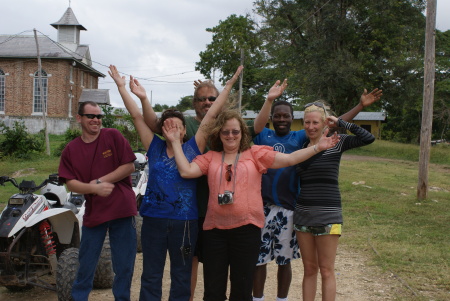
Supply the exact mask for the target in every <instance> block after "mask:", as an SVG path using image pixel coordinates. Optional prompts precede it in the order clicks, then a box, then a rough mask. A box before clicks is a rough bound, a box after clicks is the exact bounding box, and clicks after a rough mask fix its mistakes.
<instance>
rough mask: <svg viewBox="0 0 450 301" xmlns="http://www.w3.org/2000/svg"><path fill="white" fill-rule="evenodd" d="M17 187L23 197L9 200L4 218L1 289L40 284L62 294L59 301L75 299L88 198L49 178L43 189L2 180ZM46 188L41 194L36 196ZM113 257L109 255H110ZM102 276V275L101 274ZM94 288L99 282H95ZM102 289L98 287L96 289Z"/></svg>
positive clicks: (106, 248) (0, 239) (0, 243)
mask: <svg viewBox="0 0 450 301" xmlns="http://www.w3.org/2000/svg"><path fill="white" fill-rule="evenodd" d="M6 182H10V183H12V184H13V185H14V186H15V187H16V188H18V190H19V193H16V194H14V195H13V196H11V197H10V198H9V200H8V204H7V205H6V207H5V208H4V209H3V211H2V212H1V215H0V285H2V286H5V287H6V288H7V289H9V290H11V291H17V290H25V289H31V288H33V287H35V286H38V287H42V288H46V289H49V290H53V291H56V292H57V295H58V300H71V299H72V297H71V290H72V284H73V282H74V280H75V277H76V272H77V269H78V248H79V245H80V238H81V224H82V220H83V214H84V197H83V196H81V198H80V196H79V195H78V196H75V195H72V194H71V193H69V194H68V193H67V192H66V191H65V188H64V186H62V185H60V184H59V179H58V176H57V175H50V176H49V178H48V179H46V180H44V181H43V182H42V183H41V184H40V185H38V186H36V184H35V183H34V181H25V180H23V181H22V182H21V183H20V184H18V183H17V182H16V180H15V179H14V178H10V177H6V176H2V177H0V185H2V186H4V184H5V183H6ZM39 189H42V190H41V195H38V194H35V192H36V191H38V190H39ZM104 251H105V252H103V251H102V256H101V257H102V258H105V257H106V259H105V260H103V262H104V263H103V264H100V262H99V266H98V267H97V271H99V267H100V270H103V271H104V270H105V268H104V267H105V266H106V267H107V268H109V272H108V273H106V274H107V275H112V276H110V277H105V273H100V275H99V276H98V277H97V278H100V279H101V280H103V281H100V283H102V282H103V286H100V287H105V286H104V285H105V283H104V282H105V278H106V282H107V284H106V285H107V287H111V286H112V280H113V273H112V267H111V260H110V252H108V251H109V244H108V242H107V241H106V243H105V245H104ZM108 256H109V257H108ZM96 276H97V272H96ZM94 286H95V282H94ZM96 287H98V286H96Z"/></svg>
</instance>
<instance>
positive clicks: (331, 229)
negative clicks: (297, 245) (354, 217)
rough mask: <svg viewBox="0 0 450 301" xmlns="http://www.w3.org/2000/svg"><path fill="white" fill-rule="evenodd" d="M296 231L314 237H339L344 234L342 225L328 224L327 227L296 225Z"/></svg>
mask: <svg viewBox="0 0 450 301" xmlns="http://www.w3.org/2000/svg"><path fill="white" fill-rule="evenodd" d="M294 230H295V231H300V232H305V233H311V234H312V235H314V236H319V235H339V236H341V234H342V224H328V225H326V226H301V225H298V224H295V225H294Z"/></svg>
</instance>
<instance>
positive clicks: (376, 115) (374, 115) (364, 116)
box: [116, 108, 386, 121]
mask: <svg viewBox="0 0 450 301" xmlns="http://www.w3.org/2000/svg"><path fill="white" fill-rule="evenodd" d="M116 109H123V110H125V111H126V109H125V108H116ZM141 112H142V109H141ZM258 114H259V111H258V112H256V111H252V110H246V111H244V113H243V115H242V117H243V118H244V119H255V118H256V116H257V115H258ZM156 115H157V116H158V117H160V116H161V112H156ZM183 115H185V116H192V117H195V111H194V110H186V111H184V112H183ZM304 115H305V112H304V111H294V119H303V117H304ZM353 120H372V121H374V120H375V121H376V120H381V121H384V120H386V113H385V112H360V113H359V114H358V115H356V116H355V118H353Z"/></svg>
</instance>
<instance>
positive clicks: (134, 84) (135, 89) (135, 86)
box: [130, 75, 147, 99]
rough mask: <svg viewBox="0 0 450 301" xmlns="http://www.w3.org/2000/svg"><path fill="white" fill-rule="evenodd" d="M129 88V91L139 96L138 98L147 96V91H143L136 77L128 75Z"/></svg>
mask: <svg viewBox="0 0 450 301" xmlns="http://www.w3.org/2000/svg"><path fill="white" fill-rule="evenodd" d="M130 90H131V92H132V93H133V94H134V95H136V96H137V97H139V99H143V98H146V97H147V92H145V88H144V87H143V86H142V85H141V84H140V83H139V81H138V80H137V79H135V78H134V77H133V76H131V75H130Z"/></svg>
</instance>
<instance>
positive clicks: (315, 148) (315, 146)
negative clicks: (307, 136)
mask: <svg viewBox="0 0 450 301" xmlns="http://www.w3.org/2000/svg"><path fill="white" fill-rule="evenodd" d="M314 152H315V153H316V154H317V153H318V152H319V150H318V149H317V144H314Z"/></svg>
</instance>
